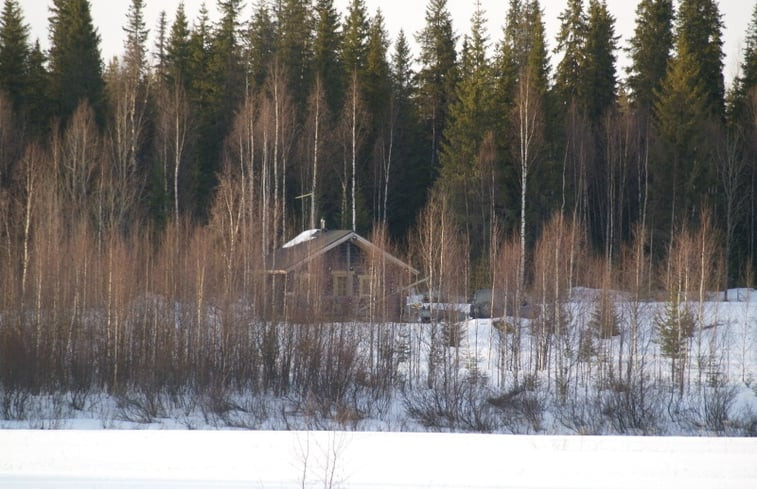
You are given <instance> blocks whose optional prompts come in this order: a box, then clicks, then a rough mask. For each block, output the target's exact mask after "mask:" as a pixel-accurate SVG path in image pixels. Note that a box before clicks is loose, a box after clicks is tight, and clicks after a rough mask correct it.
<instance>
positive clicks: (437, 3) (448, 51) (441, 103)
mask: <svg viewBox="0 0 757 489" xmlns="http://www.w3.org/2000/svg"><path fill="white" fill-rule="evenodd" d="M425 20H426V25H425V26H424V28H423V30H422V31H421V32H419V33H418V34H417V36H416V40H417V42H418V44H419V47H420V57H419V59H418V62H419V64H420V70H419V71H418V87H417V90H418V94H417V100H418V107H419V115H420V117H421V122H422V123H423V125H424V126H425V127H424V129H425V132H426V139H427V148H426V154H427V156H426V161H427V177H426V179H424V180H425V182H424V184H425V186H430V184H431V182H433V181H434V180H435V179H436V176H437V173H438V171H439V166H440V165H439V156H440V153H441V147H442V135H443V134H444V127H445V124H446V121H447V117H448V113H449V109H450V106H451V105H452V103H453V102H454V100H455V87H456V85H457V79H458V67H457V51H456V48H455V44H456V42H457V38H456V36H455V32H454V29H453V26H452V16H451V15H450V13H449V10H448V9H447V0H429V2H428V5H427V6H426V19H425Z"/></svg>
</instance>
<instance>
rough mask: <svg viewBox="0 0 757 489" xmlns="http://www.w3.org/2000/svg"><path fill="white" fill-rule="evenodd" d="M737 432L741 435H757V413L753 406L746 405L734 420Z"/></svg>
mask: <svg viewBox="0 0 757 489" xmlns="http://www.w3.org/2000/svg"><path fill="white" fill-rule="evenodd" d="M733 426H734V428H735V431H736V433H735V434H738V435H740V436H751V437H755V436H757V413H755V412H754V411H753V410H752V407H751V406H747V407H745V408H744V409H743V410H742V411H741V413H739V415H738V416H737V417H736V418H735V419H734V420H733Z"/></svg>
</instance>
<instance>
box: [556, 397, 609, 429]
mask: <svg viewBox="0 0 757 489" xmlns="http://www.w3.org/2000/svg"><path fill="white" fill-rule="evenodd" d="M553 413H554V415H555V419H556V420H557V422H558V423H560V424H561V425H562V426H563V427H565V428H567V429H569V430H571V431H573V432H575V433H577V434H579V435H601V434H603V433H604V432H605V429H606V423H607V421H606V418H605V417H604V416H603V415H602V400H601V398H600V397H599V396H598V395H597V396H591V397H590V396H588V395H587V396H582V395H581V396H578V395H577V396H572V397H569V398H568V399H567V400H566V401H565V402H564V403H558V404H555V405H554V409H553Z"/></svg>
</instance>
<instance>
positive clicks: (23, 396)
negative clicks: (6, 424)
mask: <svg viewBox="0 0 757 489" xmlns="http://www.w3.org/2000/svg"><path fill="white" fill-rule="evenodd" d="M31 398H32V395H31V392H29V391H28V390H27V389H7V388H3V389H0V414H2V418H3V419H5V420H8V421H23V420H25V419H27V417H28V416H29V408H30V403H31Z"/></svg>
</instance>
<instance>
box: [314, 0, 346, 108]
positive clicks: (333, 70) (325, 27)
mask: <svg viewBox="0 0 757 489" xmlns="http://www.w3.org/2000/svg"><path fill="white" fill-rule="evenodd" d="M314 15H315V33H314V36H313V69H314V71H315V74H316V76H318V77H319V78H320V79H321V81H322V82H323V86H324V91H325V92H326V100H327V102H328V104H329V109H330V112H331V113H332V114H337V113H338V108H339V105H340V100H341V97H342V90H343V86H344V84H343V77H342V73H343V67H342V64H341V59H340V51H339V50H340V46H341V44H342V40H341V34H340V32H339V22H340V20H339V13H338V12H337V11H336V9H335V8H334V1H333V0H317V2H316V4H315V13H314Z"/></svg>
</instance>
